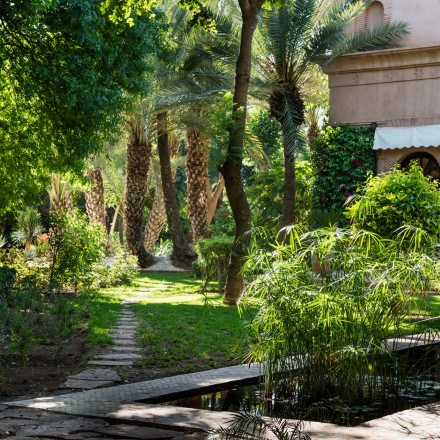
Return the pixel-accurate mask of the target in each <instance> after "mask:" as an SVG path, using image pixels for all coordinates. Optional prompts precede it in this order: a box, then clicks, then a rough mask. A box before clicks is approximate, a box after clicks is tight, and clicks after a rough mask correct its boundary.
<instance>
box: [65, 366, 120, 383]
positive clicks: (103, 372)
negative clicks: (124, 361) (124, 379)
mask: <svg viewBox="0 0 440 440" xmlns="http://www.w3.org/2000/svg"><path fill="white" fill-rule="evenodd" d="M68 379H77V380H97V381H112V382H121V378H120V377H119V374H118V373H116V371H113V370H110V369H106V368H93V369H92V368H89V369H87V370H84V371H81V373H78V374H75V375H73V376H69V377H68Z"/></svg>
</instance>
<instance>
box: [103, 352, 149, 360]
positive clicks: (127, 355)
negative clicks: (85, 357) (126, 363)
mask: <svg viewBox="0 0 440 440" xmlns="http://www.w3.org/2000/svg"><path fill="white" fill-rule="evenodd" d="M97 359H110V360H114V361H118V360H124V359H142V356H140V355H139V354H135V353H111V354H101V355H99V356H97Z"/></svg>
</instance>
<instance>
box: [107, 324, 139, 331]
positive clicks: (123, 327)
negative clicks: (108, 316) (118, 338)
mask: <svg viewBox="0 0 440 440" xmlns="http://www.w3.org/2000/svg"><path fill="white" fill-rule="evenodd" d="M137 328H138V326H137V325H116V326H114V327H113V329H116V330H134V331H136V330H137Z"/></svg>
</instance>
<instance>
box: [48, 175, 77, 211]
mask: <svg viewBox="0 0 440 440" xmlns="http://www.w3.org/2000/svg"><path fill="white" fill-rule="evenodd" d="M47 192H48V193H49V199H50V208H51V209H54V210H56V211H66V210H67V211H71V210H72V209H73V202H72V194H71V188H70V185H69V184H68V183H67V182H66V181H65V180H63V178H62V177H61V175H60V174H53V175H52V183H51V185H50V186H49V187H48V188H47Z"/></svg>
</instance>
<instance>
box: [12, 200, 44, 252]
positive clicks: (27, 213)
mask: <svg viewBox="0 0 440 440" xmlns="http://www.w3.org/2000/svg"><path fill="white" fill-rule="evenodd" d="M42 230H43V227H42V225H41V219H40V214H39V213H38V211H37V210H36V209H35V208H26V210H24V211H20V212H19V213H18V218H17V229H16V230H15V231H14V236H15V237H16V239H17V241H19V242H22V243H23V244H24V245H25V246H26V250H29V249H30V247H31V244H33V243H35V241H36V239H37V236H38V235H39V234H40V233H41V232H42Z"/></svg>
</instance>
